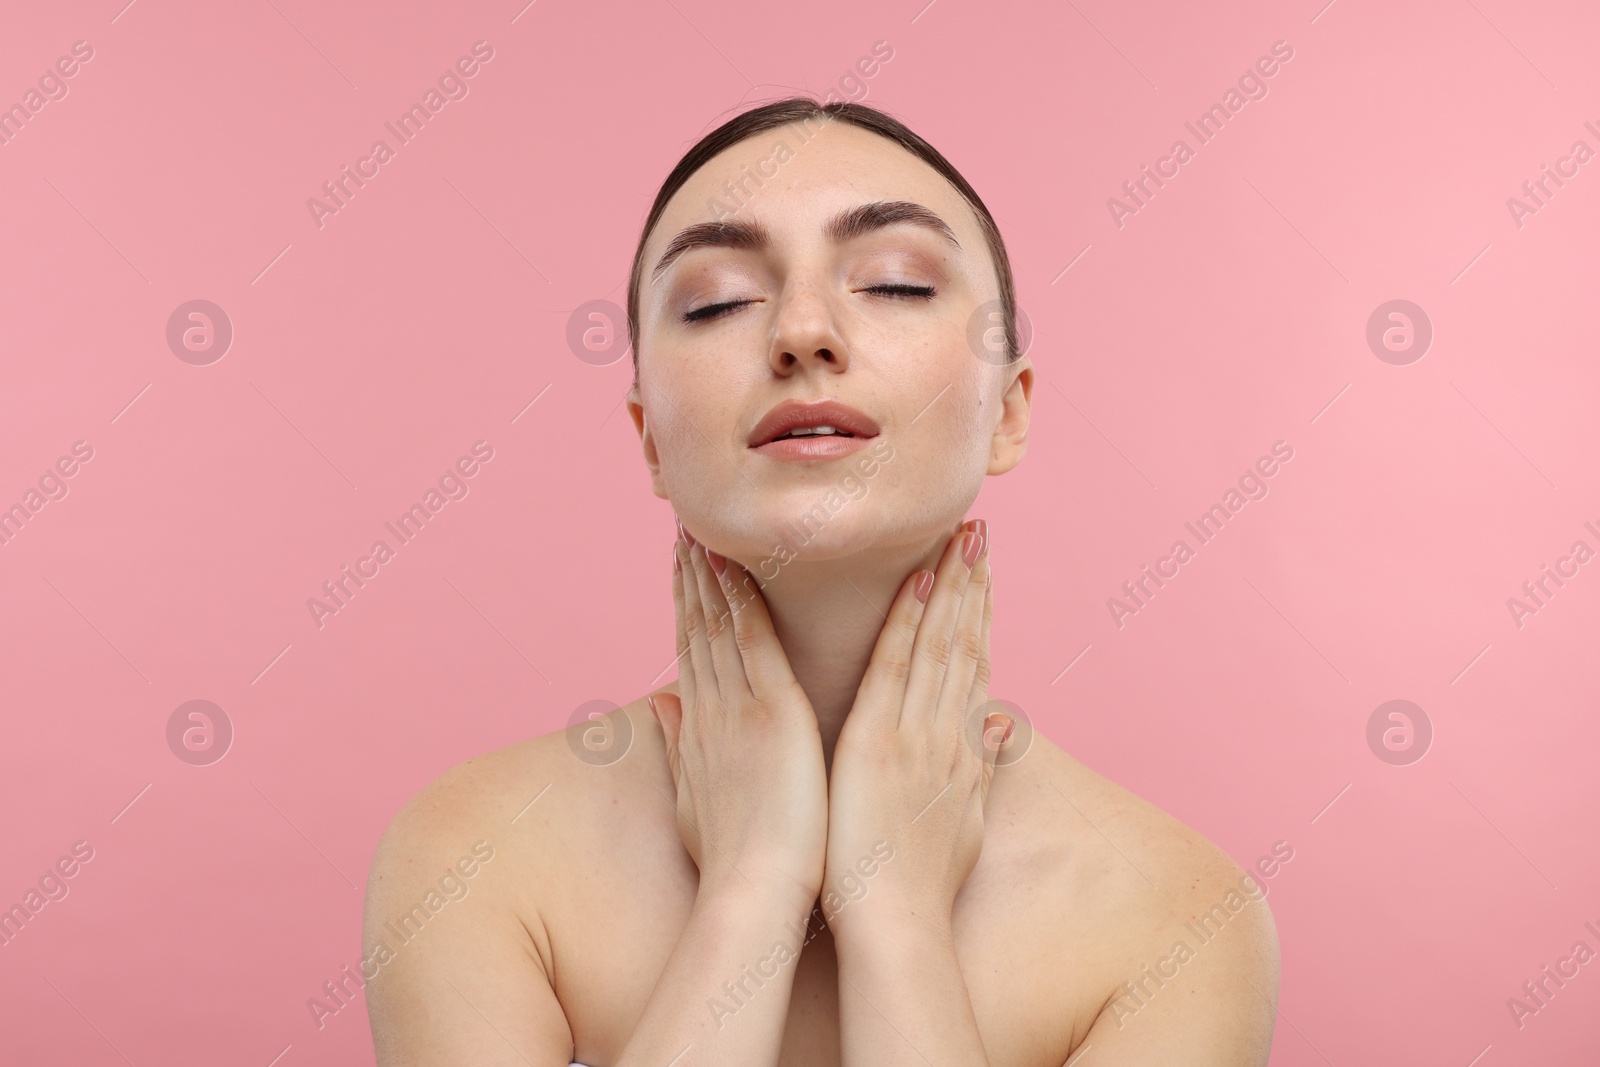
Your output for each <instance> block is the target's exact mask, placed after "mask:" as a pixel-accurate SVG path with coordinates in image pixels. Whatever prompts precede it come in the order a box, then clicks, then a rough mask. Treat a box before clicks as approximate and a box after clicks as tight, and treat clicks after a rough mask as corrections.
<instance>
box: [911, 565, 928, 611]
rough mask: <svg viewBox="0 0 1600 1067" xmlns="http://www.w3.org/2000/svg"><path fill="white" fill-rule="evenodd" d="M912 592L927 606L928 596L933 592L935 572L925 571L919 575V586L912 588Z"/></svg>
mask: <svg viewBox="0 0 1600 1067" xmlns="http://www.w3.org/2000/svg"><path fill="white" fill-rule="evenodd" d="M911 591H912V592H913V593H915V594H916V595H917V600H918V601H920V602H921V603H924V604H926V603H927V602H928V594H929V593H931V592H933V572H932V571H923V572H922V573H921V574H919V575H917V584H916V585H914V586H912V587H911Z"/></svg>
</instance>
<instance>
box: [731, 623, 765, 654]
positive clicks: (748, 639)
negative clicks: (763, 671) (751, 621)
mask: <svg viewBox="0 0 1600 1067" xmlns="http://www.w3.org/2000/svg"><path fill="white" fill-rule="evenodd" d="M733 643H734V645H736V646H737V647H738V649H739V651H740V652H741V653H745V654H748V653H751V652H754V651H756V650H757V649H759V648H760V647H761V632H760V631H759V630H757V629H755V628H754V627H752V626H735V627H734V628H733Z"/></svg>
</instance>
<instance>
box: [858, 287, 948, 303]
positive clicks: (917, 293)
mask: <svg viewBox="0 0 1600 1067" xmlns="http://www.w3.org/2000/svg"><path fill="white" fill-rule="evenodd" d="M861 291H862V292H864V293H882V294H884V295H885V296H914V297H918V298H920V299H924V300H926V299H928V298H929V297H931V296H933V293H934V288H933V286H931V285H873V286H869V287H868V288H866V289H863V290H861Z"/></svg>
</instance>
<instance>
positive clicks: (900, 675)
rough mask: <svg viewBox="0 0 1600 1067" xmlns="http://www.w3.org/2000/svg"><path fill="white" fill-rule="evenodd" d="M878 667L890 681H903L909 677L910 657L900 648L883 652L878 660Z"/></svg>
mask: <svg viewBox="0 0 1600 1067" xmlns="http://www.w3.org/2000/svg"><path fill="white" fill-rule="evenodd" d="M878 669H879V671H881V672H882V673H883V675H884V677H886V678H888V679H889V680H890V681H894V682H903V681H905V680H906V679H907V678H909V677H911V657H910V656H909V655H907V654H906V653H905V652H904V651H902V650H900V649H895V650H894V651H892V652H885V653H884V654H883V658H882V659H880V660H879V661H878Z"/></svg>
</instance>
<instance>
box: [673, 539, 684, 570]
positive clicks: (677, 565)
mask: <svg viewBox="0 0 1600 1067" xmlns="http://www.w3.org/2000/svg"><path fill="white" fill-rule="evenodd" d="M681 570H683V563H682V562H681V561H680V560H679V559H678V546H677V544H676V543H674V544H673V546H672V573H673V574H677V573H678V572H679V571H681Z"/></svg>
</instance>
